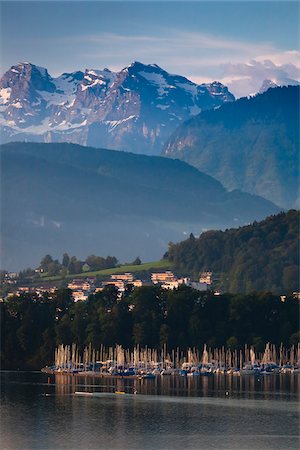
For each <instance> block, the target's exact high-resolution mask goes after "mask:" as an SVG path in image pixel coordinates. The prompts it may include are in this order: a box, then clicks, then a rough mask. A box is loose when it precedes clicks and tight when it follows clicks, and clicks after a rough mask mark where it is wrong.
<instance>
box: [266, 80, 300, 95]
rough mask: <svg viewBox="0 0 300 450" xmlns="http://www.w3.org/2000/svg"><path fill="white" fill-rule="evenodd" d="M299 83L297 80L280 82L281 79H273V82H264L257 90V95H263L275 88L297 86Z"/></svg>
mask: <svg viewBox="0 0 300 450" xmlns="http://www.w3.org/2000/svg"><path fill="white" fill-rule="evenodd" d="M299 85H300V83H299V81H297V80H282V79H277V78H276V79H273V80H264V81H263V83H262V85H261V88H260V90H259V94H263V93H264V92H266V91H267V90H268V89H270V88H276V87H281V86H299Z"/></svg>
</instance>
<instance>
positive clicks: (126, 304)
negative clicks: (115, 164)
mask: <svg viewBox="0 0 300 450" xmlns="http://www.w3.org/2000/svg"><path fill="white" fill-rule="evenodd" d="M298 306H299V301H298V300H297V299H295V298H294V297H293V296H287V297H286V299H285V301H282V300H281V298H280V297H279V296H276V295H273V294H271V293H252V294H249V295H233V294H223V295H220V296H215V295H214V294H213V292H199V291H196V290H193V289H191V288H189V287H186V286H183V287H180V288H179V289H178V290H173V291H166V290H163V289H161V288H160V287H156V286H144V287H141V288H137V289H135V290H132V287H131V286H128V287H127V290H126V291H125V293H124V294H123V296H122V297H121V298H118V296H117V291H116V289H115V288H114V287H111V286H110V287H106V288H105V289H104V290H103V291H102V292H99V293H97V294H95V295H91V296H90V297H89V299H88V301H87V302H77V303H74V302H73V299H72V292H71V291H70V290H68V289H62V290H58V291H56V293H55V294H52V295H51V296H50V294H45V295H44V296H43V297H40V298H39V297H38V296H37V295H36V294H23V295H22V296H20V297H17V296H15V297H11V298H9V300H6V301H5V302H2V303H0V313H1V368H2V369H40V368H42V367H43V366H45V365H49V364H51V363H53V359H54V348H55V346H56V345H58V344H61V343H63V344H71V343H72V342H74V343H76V344H77V345H78V346H79V349H81V350H82V349H83V347H84V345H86V344H89V343H91V344H92V346H93V348H99V346H100V344H104V345H105V346H112V345H114V344H116V343H118V344H121V345H122V346H123V347H125V348H131V347H132V346H133V345H135V344H141V345H142V346H146V345H147V346H149V347H152V348H159V347H161V346H163V345H164V344H166V345H167V348H168V349H175V348H177V347H180V348H181V349H186V348H187V347H189V346H199V347H202V346H203V344H204V343H206V344H207V345H209V346H211V347H217V346H219V347H221V346H223V345H225V346H227V347H228V348H231V349H235V348H242V347H243V346H244V345H245V344H249V345H254V346H255V349H256V350H257V351H262V350H263V348H264V344H265V343H266V342H268V341H270V342H272V343H274V344H276V345H279V344H280V343H281V342H282V343H283V344H284V345H289V344H293V343H296V342H297V340H298V339H299V331H298Z"/></svg>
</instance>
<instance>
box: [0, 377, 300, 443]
mask: <svg viewBox="0 0 300 450" xmlns="http://www.w3.org/2000/svg"><path fill="white" fill-rule="evenodd" d="M299 379H300V377H299V376H298V375H296V374H293V375H290V374H285V375H284V374H282V375H280V374H278V375H270V376H266V377H253V376H245V377H236V376H224V375H214V376H207V377H174V376H166V377H162V376H160V377H158V378H156V379H153V380H147V379H142V380H139V379H115V378H94V377H91V376H78V375H50V376H49V375H47V374H42V373H20V372H19V373H18V372H11V373H7V372H6V373H3V372H2V373H1V426H0V431H1V448H3V449H5V450H19V449H20V450H24V449H26V450H27V449H39V450H42V449H43V450H44V449H45V450H52V449H72V450H77V449H79V450H81V449H105V450H107V449H108V448H110V449H111V450H127V449H130V450H131V449H135V450H137V449H138V450H143V449H158V448H159V449H163V450H167V449H172V450H175V449H182V448H185V449H198V448H205V449H218V450H221V449H228V450H229V449H230V450H235V449H239V450H241V449H244V450H245V449H246V450H254V449H255V450H269V449H270V450H271V449H272V450H273V449H277V448H278V449H279V448H285V450H287V449H295V448H298V443H299V441H298V420H299V414H298V400H299ZM134 389H136V390H137V391H138V393H139V394H140V395H132V396H125V397H124V396H122V395H119V396H118V395H114V394H113V393H114V392H115V391H125V392H128V393H132V392H133V391H134ZM75 391H92V392H102V393H107V395H106V394H105V395H103V396H101V397H100V398H79V397H75V396H74V395H73V394H74V392H75Z"/></svg>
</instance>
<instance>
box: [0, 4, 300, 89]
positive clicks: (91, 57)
mask: <svg viewBox="0 0 300 450" xmlns="http://www.w3.org/2000/svg"><path fill="white" fill-rule="evenodd" d="M1 33H2V38H1V43H2V45H1V73H3V72H4V71H5V70H7V69H8V68H9V67H10V66H11V65H13V64H15V63H17V62H19V61H30V62H33V63H35V64H37V65H40V66H44V67H47V68H48V70H49V72H50V74H51V75H58V74H60V73H62V72H67V71H73V70H78V69H85V68H104V67H109V68H110V69H121V68H123V67H124V66H126V65H128V64H129V63H130V62H132V61H134V60H137V61H141V62H144V63H156V64H158V65H160V66H162V67H163V68H164V69H166V70H168V71H170V72H173V73H180V74H182V75H186V76H188V77H190V78H192V79H194V80H195V81H202V80H203V81H204V80H210V79H212V78H218V77H219V78H220V77H221V75H222V76H226V73H227V72H226V70H227V69H228V67H231V68H232V67H236V66H238V67H239V66H240V65H241V64H242V63H246V62H248V61H250V60H253V59H255V60H256V61H257V62H258V64H262V62H263V61H264V60H271V61H273V63H275V64H276V65H282V64H287V63H293V64H295V65H297V66H300V63H299V3H298V2H288V1H281V2H279V1H276V2H273V1H272V2H271V1H268V2H253V1H252V2H245V1H244V2H242V1H238V2H224V1H222V2H214V1H210V2H202V1H198V2H172V1H165V2H149V1H134V2H127V1H121V2H117V1H110V2H101V1H97V2H96V1H93V2H87V1H85V2H79V1H77V2H71V1H64V2H61V1H53V2H42V1H39V2H26V1H22V2H14V1H10V2H2V14H1ZM263 64H265V63H263ZM226 68H227V69H226ZM231 72H232V70H231Z"/></svg>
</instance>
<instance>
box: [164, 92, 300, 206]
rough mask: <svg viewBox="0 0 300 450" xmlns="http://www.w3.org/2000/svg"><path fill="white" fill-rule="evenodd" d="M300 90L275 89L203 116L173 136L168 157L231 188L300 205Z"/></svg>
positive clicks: (275, 200)
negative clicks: (186, 164) (178, 160)
mask: <svg viewBox="0 0 300 450" xmlns="http://www.w3.org/2000/svg"><path fill="white" fill-rule="evenodd" d="M299 92H300V89H299V86H289V87H282V88H273V89H269V90H268V91H267V92H264V93H263V94H259V95H256V96H255V97H251V98H241V99H239V100H237V101H236V102H233V103H227V104H225V105H222V106H221V107H220V108H218V109H214V110H210V111H203V112H202V113H200V114H199V115H198V116H197V117H194V118H192V119H190V120H188V121H187V122H185V123H183V124H182V125H181V126H179V128H177V130H175V132H174V133H173V135H172V136H171V138H170V139H169V141H168V142H167V144H166V145H165V148H164V154H165V155H166V156H170V157H172V158H179V159H181V160H183V161H186V162H188V163H189V164H192V165H194V166H195V167H197V168H198V169H199V170H201V171H203V172H205V173H207V174H209V175H211V176H213V177H214V178H216V179H217V180H219V181H220V182H221V183H222V184H223V185H224V186H225V187H226V188H227V189H229V190H232V189H241V190H242V191H245V192H250V193H252V194H258V195H262V196H263V197H265V198H267V199H268V200H271V201H273V202H274V203H276V204H277V205H279V206H281V207H283V208H286V209H288V208H298V206H299V123H300V122H299Z"/></svg>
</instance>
